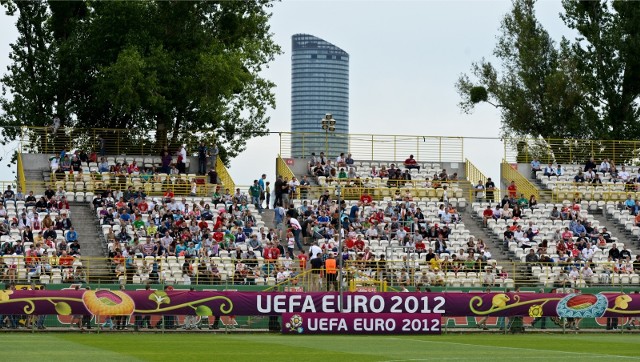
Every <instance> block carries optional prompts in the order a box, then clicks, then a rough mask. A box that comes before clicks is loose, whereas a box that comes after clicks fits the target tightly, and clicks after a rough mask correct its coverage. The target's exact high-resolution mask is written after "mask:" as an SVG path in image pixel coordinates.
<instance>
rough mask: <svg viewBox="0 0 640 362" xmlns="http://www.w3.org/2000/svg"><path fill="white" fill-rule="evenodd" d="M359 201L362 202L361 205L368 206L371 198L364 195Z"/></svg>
mask: <svg viewBox="0 0 640 362" xmlns="http://www.w3.org/2000/svg"><path fill="white" fill-rule="evenodd" d="M360 201H362V203H363V204H365V205H369V204H370V203H371V201H373V199H372V198H371V196H370V195H368V194H364V195H362V196H360Z"/></svg>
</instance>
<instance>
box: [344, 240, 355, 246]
mask: <svg viewBox="0 0 640 362" xmlns="http://www.w3.org/2000/svg"><path fill="white" fill-rule="evenodd" d="M344 245H346V246H347V249H353V247H354V245H355V243H354V240H353V239H351V238H348V239H347V240H345V241H344Z"/></svg>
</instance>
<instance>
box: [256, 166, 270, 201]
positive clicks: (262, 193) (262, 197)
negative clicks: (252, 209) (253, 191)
mask: <svg viewBox="0 0 640 362" xmlns="http://www.w3.org/2000/svg"><path fill="white" fill-rule="evenodd" d="M266 180H267V174H264V173H263V174H262V176H260V178H259V179H258V185H259V186H260V205H262V202H263V201H264V200H265V199H266V197H265V190H266V185H265V182H266ZM267 207H269V203H268V202H267Z"/></svg>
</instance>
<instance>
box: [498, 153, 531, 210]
mask: <svg viewBox="0 0 640 362" xmlns="http://www.w3.org/2000/svg"><path fill="white" fill-rule="evenodd" d="M500 171H501V172H500V173H501V175H502V179H503V180H504V181H505V183H506V184H507V185H509V183H511V181H514V182H515V185H516V187H517V194H516V197H519V196H520V194H524V195H525V197H527V198H529V197H531V195H534V196H535V197H536V199H538V200H540V191H539V190H538V188H537V187H536V186H535V185H534V184H532V183H531V181H529V180H528V179H527V178H525V177H524V176H522V174H521V173H520V172H518V170H517V169H514V168H513V167H512V166H511V164H509V163H507V162H506V161H505V160H503V161H502V164H501V165H500Z"/></svg>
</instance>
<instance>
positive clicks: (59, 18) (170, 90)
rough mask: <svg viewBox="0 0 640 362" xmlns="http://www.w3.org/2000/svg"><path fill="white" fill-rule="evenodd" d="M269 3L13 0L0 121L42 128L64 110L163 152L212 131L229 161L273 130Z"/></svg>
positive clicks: (75, 121)
mask: <svg viewBox="0 0 640 362" xmlns="http://www.w3.org/2000/svg"><path fill="white" fill-rule="evenodd" d="M270 6H271V4H270V2H269V1H268V0H247V1H199V2H191V1H130V2H120V1H113V2H112V1H104V2H103V1H96V2H58V1H50V2H43V1H33V2H21V1H20V2H7V3H5V7H6V9H7V12H8V13H9V14H10V15H13V14H18V18H17V23H16V26H17V27H18V31H19V38H18V41H17V42H16V43H15V44H12V53H11V59H12V61H13V63H12V65H11V67H10V69H9V72H8V73H7V74H6V75H4V77H3V78H2V82H3V99H2V103H1V105H2V111H3V112H2V118H1V121H2V124H3V125H34V126H43V125H46V124H49V123H50V122H51V121H50V120H51V119H52V117H53V115H54V114H58V115H59V116H60V118H61V119H62V121H63V125H65V126H68V127H69V126H70V127H73V128H75V129H82V128H123V129H127V130H128V131H129V133H128V134H127V137H129V138H131V139H133V140H138V141H139V142H149V143H151V144H152V145H155V146H156V148H159V147H162V146H164V145H169V146H170V147H174V146H175V145H177V144H179V143H182V142H185V141H190V142H189V143H193V142H191V141H193V139H194V138H210V137H214V136H215V138H216V142H217V144H218V146H219V147H220V148H221V149H224V152H221V154H224V155H228V156H229V157H233V156H235V155H237V154H238V153H239V152H241V151H242V150H243V149H244V147H245V143H246V141H247V140H248V139H249V138H251V137H255V136H259V135H261V134H264V132H266V131H267V123H268V121H269V118H268V117H267V116H266V111H267V109H268V108H270V107H274V106H275V98H274V95H273V93H272V88H273V87H274V84H273V83H272V82H270V81H268V80H266V79H264V78H262V77H260V75H259V73H260V71H261V70H262V69H263V68H264V67H265V66H267V64H268V63H269V62H270V61H271V60H273V57H274V56H275V55H276V54H278V53H279V52H280V48H279V46H278V45H276V44H275V43H274V42H273V40H272V34H271V33H270V31H269V25H268V20H269V18H270V13H268V10H269V8H270ZM13 136H14V135H13ZM75 136H76V137H77V136H80V135H75ZM11 137H12V135H11V134H5V138H11Z"/></svg>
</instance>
